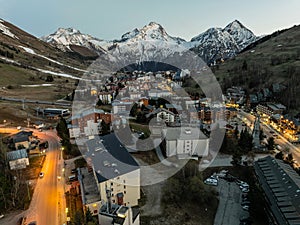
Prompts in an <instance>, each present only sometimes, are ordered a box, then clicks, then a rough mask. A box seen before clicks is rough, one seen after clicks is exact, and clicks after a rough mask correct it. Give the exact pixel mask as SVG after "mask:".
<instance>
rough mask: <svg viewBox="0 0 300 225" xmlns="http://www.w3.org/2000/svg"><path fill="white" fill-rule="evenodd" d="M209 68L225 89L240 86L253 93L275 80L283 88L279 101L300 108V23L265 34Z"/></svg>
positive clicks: (292, 107)
mask: <svg viewBox="0 0 300 225" xmlns="http://www.w3.org/2000/svg"><path fill="white" fill-rule="evenodd" d="M212 69H213V71H214V72H215V75H216V76H217V78H218V79H219V81H220V82H221V83H222V86H223V89H224V90H225V89H226V88H227V87H230V86H232V85H240V86H243V87H245V88H246V89H247V90H249V91H250V92H256V91H259V90H260V89H261V88H264V87H269V86H271V85H272V84H275V83H280V84H283V85H284V86H285V87H286V89H285V91H284V92H283V93H281V94H280V95H279V96H278V99H279V101H281V102H282V103H284V104H285V105H287V106H288V108H289V109H297V110H299V109H300V100H299V96H300V89H299V85H300V76H299V73H300V26H294V27H292V28H290V29H287V30H284V31H278V32H275V33H274V34H272V35H270V36H266V37H264V38H262V39H261V40H259V41H258V42H256V43H253V44H252V45H250V46H249V47H248V48H246V49H245V51H243V52H241V53H240V54H238V55H237V56H236V57H234V58H233V59H230V60H227V61H225V62H224V63H222V64H219V65H217V66H215V67H213V68H212Z"/></svg>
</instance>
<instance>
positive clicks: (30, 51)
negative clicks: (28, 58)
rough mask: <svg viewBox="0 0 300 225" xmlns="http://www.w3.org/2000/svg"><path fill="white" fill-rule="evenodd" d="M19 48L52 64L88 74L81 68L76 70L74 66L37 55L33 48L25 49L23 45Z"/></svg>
mask: <svg viewBox="0 0 300 225" xmlns="http://www.w3.org/2000/svg"><path fill="white" fill-rule="evenodd" d="M19 47H20V48H23V49H24V50H25V51H26V52H27V53H30V54H33V55H36V56H39V57H41V58H44V59H46V60H48V61H50V62H53V63H56V64H58V65H61V66H65V67H68V68H70V69H74V70H77V71H80V72H87V71H86V70H83V69H79V68H76V67H73V66H69V65H66V64H63V63H61V62H58V61H56V60H53V59H50V58H48V57H46V56H44V55H41V54H37V53H36V52H35V51H34V50H33V49H31V48H27V47H24V46H21V45H19Z"/></svg>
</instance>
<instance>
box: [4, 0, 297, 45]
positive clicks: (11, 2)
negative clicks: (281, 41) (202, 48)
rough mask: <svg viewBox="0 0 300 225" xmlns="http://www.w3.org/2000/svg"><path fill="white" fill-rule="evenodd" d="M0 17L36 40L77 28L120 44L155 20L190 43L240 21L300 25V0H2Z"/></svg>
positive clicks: (264, 27) (263, 29)
mask: <svg viewBox="0 0 300 225" xmlns="http://www.w3.org/2000/svg"><path fill="white" fill-rule="evenodd" d="M0 4H1V7H0V17H1V18H2V19H4V20H7V21H9V22H11V23H13V24H15V25H17V26H19V27H20V28H22V29H24V30H26V31H27V32H29V33H31V34H33V35H35V36H38V37H40V36H43V35H47V34H50V33H53V32H55V31H56V30H57V28H59V27H65V28H67V27H73V28H76V29H78V30H80V31H81V32H82V33H88V34H91V35H93V36H95V37H98V38H101V39H107V40H109V39H118V38H120V37H121V35H122V34H124V33H126V32H128V31H131V30H133V29H134V28H141V27H143V26H144V25H146V24H148V23H149V22H151V21H155V22H157V23H159V24H161V25H162V26H163V27H164V28H165V29H166V31H167V32H168V34H170V35H172V36H178V37H181V38H184V39H186V40H190V39H191V38H192V37H194V36H196V35H198V34H200V33H202V32H204V31H205V30H206V29H208V28H210V27H224V26H226V25H227V24H228V23H230V22H232V21H233V20H235V19H238V20H239V21H241V22H242V23H243V24H244V25H245V26H246V27H248V28H249V29H251V30H252V31H253V32H254V33H255V34H256V35H262V34H269V33H272V32H274V31H276V30H280V29H283V28H289V27H291V26H293V25H296V24H297V25H298V24H300V13H299V11H300V0H286V1H282V0H260V1H259V0H252V1H243V0H228V1H222V0H205V1H204V0H185V1H182V0H181V1H177V0H151V1H145V0H105V1H104V0H87V1H83V0H60V1H59V0H51V1H49V0H0Z"/></svg>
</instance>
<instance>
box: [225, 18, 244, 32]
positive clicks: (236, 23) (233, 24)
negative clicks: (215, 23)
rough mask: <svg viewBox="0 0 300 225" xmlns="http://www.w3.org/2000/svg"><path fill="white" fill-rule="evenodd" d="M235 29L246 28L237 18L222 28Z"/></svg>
mask: <svg viewBox="0 0 300 225" xmlns="http://www.w3.org/2000/svg"><path fill="white" fill-rule="evenodd" d="M237 29H247V28H246V27H245V26H244V25H243V24H242V23H241V22H240V21H239V20H234V21H232V22H231V23H229V24H228V25H227V26H226V27H225V28H224V30H227V31H228V30H237Z"/></svg>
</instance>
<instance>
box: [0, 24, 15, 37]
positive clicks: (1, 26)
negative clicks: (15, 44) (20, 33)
mask: <svg viewBox="0 0 300 225" xmlns="http://www.w3.org/2000/svg"><path fill="white" fill-rule="evenodd" d="M3 22H4V21H3V20H1V19H0V33H2V34H5V35H7V36H9V37H11V38H15V39H19V38H18V37H17V36H16V35H14V34H13V33H12V32H11V31H10V30H9V28H8V27H7V26H5V25H4V24H3Z"/></svg>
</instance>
